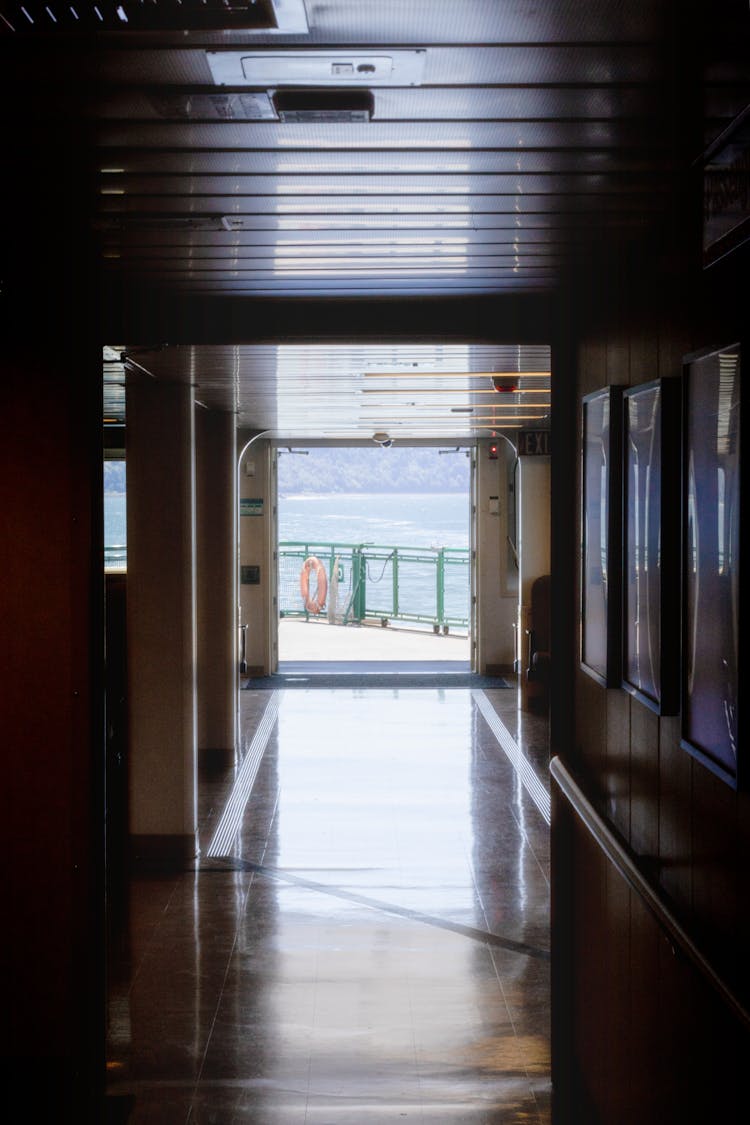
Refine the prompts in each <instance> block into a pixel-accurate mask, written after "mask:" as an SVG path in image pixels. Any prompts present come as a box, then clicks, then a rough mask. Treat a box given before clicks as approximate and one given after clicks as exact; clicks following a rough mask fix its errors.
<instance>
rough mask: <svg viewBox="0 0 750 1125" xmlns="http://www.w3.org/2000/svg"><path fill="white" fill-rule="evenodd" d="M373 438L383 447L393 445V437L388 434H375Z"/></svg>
mask: <svg viewBox="0 0 750 1125" xmlns="http://www.w3.org/2000/svg"><path fill="white" fill-rule="evenodd" d="M372 440H373V441H374V442H377V444H378V445H380V446H382V448H383V449H388V447H389V446H391V445H393V438H391V437H389V435H388V434H383V433H377V434H373V435H372Z"/></svg>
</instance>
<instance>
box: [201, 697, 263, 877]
mask: <svg viewBox="0 0 750 1125" xmlns="http://www.w3.org/2000/svg"><path fill="white" fill-rule="evenodd" d="M280 697H281V692H278V691H275V692H273V693H272V695H271V698H270V699H269V701H268V704H267V706H266V709H265V711H264V712H263V717H262V719H261V720H260V722H259V724H258V728H257V730H256V731H255V735H254V736H253V740H252V742H251V743H250V746H249V748H248V751H247V754H246V755H245V760H244V762H243V763H242V766H241V767H240V772H239V773H238V774H237V778H236V780H235V783H234V785H233V786H232V792H231V793H230V794H229V799H228V800H227V803H226V805H225V806H224V811H223V813H222V814H221V820H220V821H219V823H218V825H217V826H216V831H215V832H214V837H213V839H212V841H211V843H210V844H209V847H208V852H207V853H206V854H207V855H208V856H212V857H216V856H224V855H228V854H229V852H230V850H231V846H232V842H233V840H234V838H235V836H236V835H237V833H238V832H239V830H240V826H241V824H242V817H243V816H244V813H245V808H246V806H247V802H248V800H249V799H250V794H251V793H252V789H253V785H254V783H255V778H256V776H257V773H258V769H259V767H260V763H261V761H262V760H263V755H264V754H265V752H266V747H267V746H268V741H269V739H270V737H271V734H272V732H273V728H274V726H275V724H276V720H277V718H278V714H279V704H280V702H281V699H280Z"/></svg>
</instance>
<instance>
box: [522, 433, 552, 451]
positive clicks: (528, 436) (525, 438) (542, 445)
mask: <svg viewBox="0 0 750 1125" xmlns="http://www.w3.org/2000/svg"><path fill="white" fill-rule="evenodd" d="M549 455H550V440H549V430H521V432H520V433H519V435H518V456H519V457H549Z"/></svg>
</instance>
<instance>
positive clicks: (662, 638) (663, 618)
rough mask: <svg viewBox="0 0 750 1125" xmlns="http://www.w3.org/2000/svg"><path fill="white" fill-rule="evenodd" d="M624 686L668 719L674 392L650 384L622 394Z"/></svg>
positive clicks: (673, 667)
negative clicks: (666, 715)
mask: <svg viewBox="0 0 750 1125" xmlns="http://www.w3.org/2000/svg"><path fill="white" fill-rule="evenodd" d="M623 397H624V402H623V454H624V456H623V461H624V469H623V474H624V475H623V540H624V550H623V687H624V688H625V689H626V690H627V691H630V692H631V694H633V695H635V696H636V697H637V698H639V699H640V700H641V701H642V702H643V703H645V704H646V705H647V706H649V707H650V708H651V709H652V710H655V711H658V712H660V713H661V714H674V713H675V712H676V710H677V705H678V692H677V684H678V673H679V659H678V657H677V654H676V653H675V651H674V647H672V648H671V650H670V649H669V647H668V642H669V641H670V640H672V639H673V638H674V636H675V635H676V632H677V626H678V605H679V602H678V596H677V595H678V592H679V511H680V503H679V487H678V486H679V469H678V448H677V440H676V439H677V433H678V432H679V431H678V423H679V414H678V401H679V400H678V386H677V383H676V382H675V380H656V381H654V382H650V383H644V384H642V385H640V386H637V387H633V388H630V389H628V390H626V391H625V392H624V396H623Z"/></svg>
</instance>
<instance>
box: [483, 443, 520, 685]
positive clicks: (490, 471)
mask: <svg viewBox="0 0 750 1125" xmlns="http://www.w3.org/2000/svg"><path fill="white" fill-rule="evenodd" d="M495 444H496V445H497V447H498V455H497V460H491V459H490V456H489V448H490V442H489V441H481V442H479V445H478V449H477V512H476V521H477V575H476V577H477V598H478V602H477V637H476V641H477V661H476V670H477V671H478V672H480V673H486V672H487V671H488V669H489V670H490V671H491V670H493V669H497V670H501V669H502V670H505V671H512V669H513V665H514V661H515V649H516V624H517V618H518V593H517V586H516V584H515V582H514V577H515V575H514V574H513V573H512V571H513V567H512V564H510V562H509V552H508V548H507V535H508V530H509V528H508V506H509V504H508V501H509V494H508V488H509V484H512V481H513V463H514V461H515V451H514V450H513V449H511V448H510V446H509V445H508V443H507V442H506V441H505V440H503V439H500V440H499V441H497V442H495Z"/></svg>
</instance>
